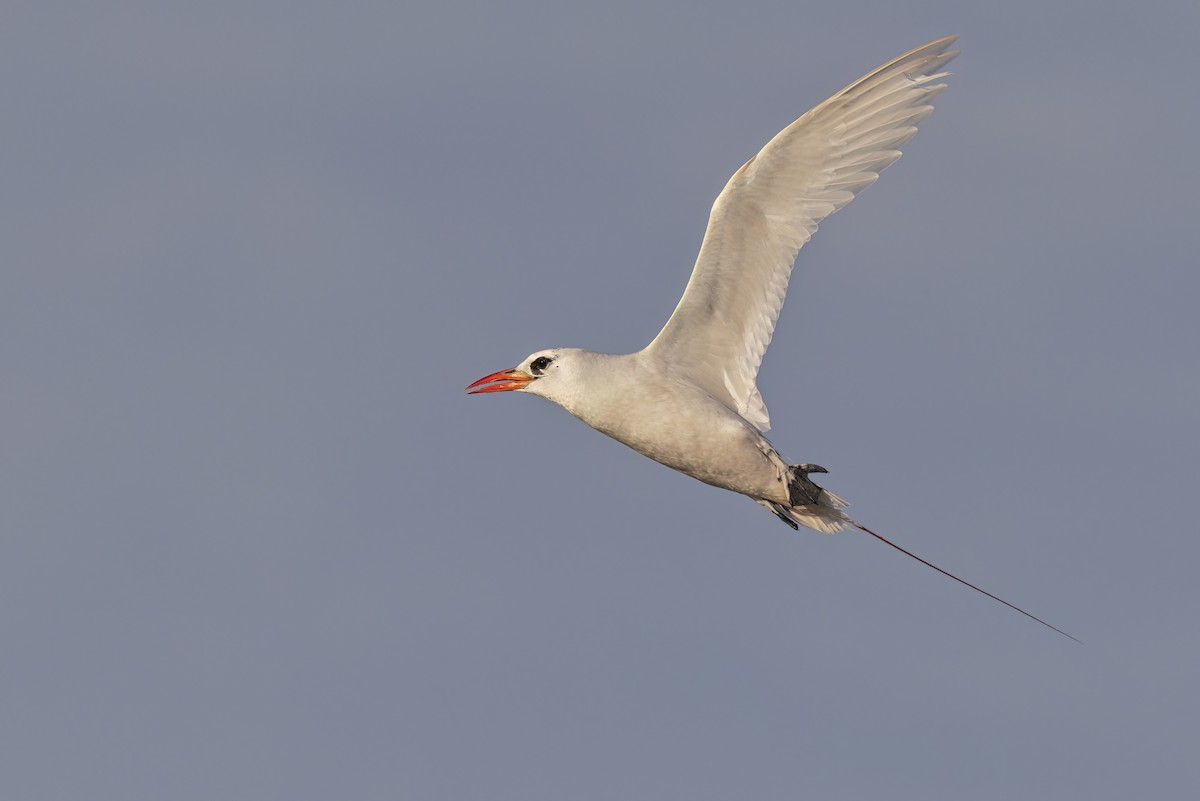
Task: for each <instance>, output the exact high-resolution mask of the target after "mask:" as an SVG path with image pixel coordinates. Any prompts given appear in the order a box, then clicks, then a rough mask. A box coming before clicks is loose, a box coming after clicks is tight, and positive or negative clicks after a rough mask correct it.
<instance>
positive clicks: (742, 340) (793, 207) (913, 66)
mask: <svg viewBox="0 0 1200 801" xmlns="http://www.w3.org/2000/svg"><path fill="white" fill-rule="evenodd" d="M956 38H957V37H954V36H947V37H945V38H943V39H938V40H936V41H934V42H930V43H929V44H927V45H923V46H922V47H918V48H917V49H915V50H912V51H910V52H908V53H906V54H904V55H902V56H900V57H899V58H896V59H894V60H892V61H890V62H888V63H887V64H885V65H883V66H882V67H880V68H879V69H876V70H874V71H873V72H871V73H869V74H867V75H865V76H864V77H862V78H860V79H859V80H857V81H855V82H854V83H852V84H850V86H848V87H846V88H845V89H843V90H842V91H840V92H838V93H837V94H835V95H834V96H833V97H831V98H829V99H828V100H826V101H825V102H824V103H821V104H820V105H818V106H816V107H815V108H813V109H812V110H810V111H808V112H807V113H806V114H804V115H803V116H802V117H800V118H799V119H798V120H796V121H795V122H793V123H792V124H791V125H789V126H788V127H787V128H784V129H783V130H782V131H780V132H779V134H777V135H776V136H775V138H773V139H772V140H771V141H770V142H768V143H767V145H766V147H764V148H763V149H762V150H761V151H759V153H758V155H756V156H755V157H754V158H752V159H750V160H749V161H748V162H746V164H745V165H743V166H742V168H741V169H739V170H738V171H737V172H735V173H734V174H733V177H732V178H730V179H729V182H728V183H727V184H726V185H725V188H724V189H723V190H722V191H721V194H720V195H718V197H717V200H716V202H715V203H713V207H712V212H711V214H710V215H709V220H708V228H707V230H706V231H705V234H704V241H703V243H702V244H701V246H700V254H699V256H698V257H697V259H696V266H695V268H694V269H693V271H692V275H691V278H690V279H689V281H688V284H687V288H686V289H685V290H684V293H683V297H682V298H681V299H680V301H679V305H678V306H676V308H675V311H674V313H673V314H672V315H671V317H670V319H669V320H667V324H666V325H665V326H664V327H663V329H662V331H660V332H659V334H658V336H657V337H655V339H654V341H653V342H651V343H650V344H649V345H648V346H646V347H645V348H644V349H643V350H641V351H639V352H637V353H630V354H623V355H613V354H604V353H593V352H591V351H586V350H580V349H577V348H554V349H550V350H544V351H538V352H537V353H533V354H531V355H530V356H528V357H527V358H526V359H525V360H524V361H522V362H521V363H520V364H519V365H517V366H516V367H515V368H512V369H510V370H502V371H500V372H497V373H492V374H491V375H488V376H485V377H484V378H481V379H480V380H478V381H476V382H475V383H473V384H471V385H470V386H469V387H468V388H467V389H468V390H471V391H472V392H474V393H485V392H503V391H509V390H516V391H520V392H527V393H530V394H533V395H540V396H542V397H544V398H547V399H548V400H551V401H554V402H555V403H557V404H559V405H560V406H562V407H563V408H565V409H566V410H567V411H568V412H570V413H571V414H573V415H575V416H576V417H578V418H579V419H580V420H582V421H583V422H585V423H587V424H588V425H590V426H592V427H593V428H595V429H597V430H599V431H601V432H603V433H605V434H607V435H608V436H610V437H612V438H614V439H616V440H618V441H620V442H623V443H624V444H626V445H628V446H629V447H631V448H633V449H634V450H636V451H638V452H640V453H643V454H645V455H646V456H649V457H650V458H651V459H654V460H655V461H658V462H661V463H662V464H665V465H667V466H668V467H672V468H674V469H676V470H679V471H681V472H683V473H686V474H688V475H690V476H693V477H694V478H697V479H699V480H700V481H703V482H705V483H708V484H712V485H713V486H717V487H721V488H724V489H728V490H732V491H734V492H739V493H741V494H743V495H747V496H749V497H751V498H753V499H754V500H755V501H757V502H758V503H760V504H762V505H763V506H765V507H767V508H768V509H770V510H771V511H772V512H774V513H775V515H776V516H778V517H779V518H780V519H781V520H783V521H784V522H786V523H788V524H789V525H791V526H792V527H793V528H795V527H796V525H797V524H800V525H805V526H809V527H811V528H814V529H817V530H818V531H824V532H835V531H838V530H840V529H842V528H844V527H845V526H847V525H852V526H856V527H858V528H860V529H862V530H863V531H865V532H867V533H869V534H871V535H872V536H874V537H877V538H879V539H880V540H883V541H884V542H886V543H887V544H888V545H891V546H892V547H893V548H896V549H897V550H901V551H903V552H904V553H905V554H907V555H909V556H912V557H913V558H914V559H918V560H919V561H921V562H923V563H924V564H926V565H929V566H930V567H932V568H934V569H935V570H938V571H939V572H941V573H944V574H945V575H947V576H950V577H951V578H953V579H955V580H956V581H960V582H962V583H963V584H967V586H969V587H971V588H972V589H976V590H979V591H980V592H983V593H984V594H985V595H988V596H989V597H991V598H995V599H996V600H998V601H1000V602H1001V603H1004V604H1006V605H1008V606H1011V607H1012V608H1014V609H1017V611H1019V612H1021V613H1022V614H1025V615H1028V616H1029V617H1033V616H1032V615H1029V613H1028V612H1025V611H1024V610H1021V609H1019V608H1017V607H1015V606H1012V604H1009V603H1008V602H1007V601H1004V600H1002V599H1000V598H997V597H996V596H994V595H992V594H991V593H988V592H985V591H984V590H981V589H979V588H978V587H976V586H975V585H973V584H969V583H968V582H965V581H963V580H962V579H959V578H958V577H957V576H953V575H952V574H950V573H946V571H944V570H942V569H941V568H939V567H937V566H935V565H932V564H930V563H929V562H926V561H925V560H924V559H921V558H920V557H918V556H915V555H914V554H911V553H909V552H908V551H905V550H904V549H903V548H900V547H899V546H897V545H895V544H894V543H891V542H889V541H888V540H886V539H884V538H883V537H880V536H879V535H878V534H875V532H873V531H870V530H869V529H867V528H865V527H863V526H861V525H860V524H858V523H856V522H855V521H854V520H852V519H851V518H850V517H849V516H847V515H846V513H845V512H844V511H843V508H844V507H845V505H846V504H845V502H844V501H843V500H842V499H841V498H839V497H837V496H836V495H834V494H833V493H831V492H829V491H827V490H825V489H822V488H820V487H818V486H817V485H816V484H814V483H813V482H812V481H811V480H810V479H809V477H808V476H809V474H810V473H814V472H821V473H823V472H825V470H824V469H823V468H821V467H818V466H815V465H807V464H800V465H796V464H789V463H788V462H786V461H785V460H784V459H783V458H782V457H781V456H780V455H779V453H778V452H777V451H776V450H775V448H774V447H773V446H772V445H771V443H770V442H768V441H767V439H766V438H765V437H764V436H763V432H765V431H767V430H768V429H769V428H770V418H769V417H768V415H767V408H766V406H765V405H764V403H763V399H762V396H761V395H760V394H759V391H758V387H757V386H756V383H755V382H756V378H757V376H758V368H759V365H760V364H761V363H762V358H763V354H764V353H765V352H766V349H767V345H769V344H770V342H771V335H772V334H773V333H774V331H775V321H776V320H777V319H778V317H779V310H780V308H781V307H782V306H783V300H784V296H785V295H786V293H787V285H788V278H789V277H790V275H791V271H792V264H793V262H794V261H795V258H796V254H797V252H798V251H799V250H800V248H801V247H803V245H804V243H805V242H807V241H808V240H809V238H810V237H811V236H812V235H813V233H814V232H815V231H816V230H817V225H818V223H820V221H821V220H823V219H825V218H826V217H828V216H829V215H830V214H832V213H833V212H835V211H837V210H838V209H840V208H841V207H842V206H844V205H846V204H847V203H849V202H850V201H851V200H853V199H854V196H855V195H856V194H857V193H858V192H860V191H861V190H863V189H865V188H866V187H868V186H870V185H871V184H872V183H874V182H875V180H876V179H877V178H878V177H879V173H880V172H881V171H882V170H883V169H884V168H886V167H887V166H889V165H890V164H892V163H893V162H895V161H896V159H898V158H900V151H899V150H898V149H897V148H898V147H899V146H900V145H901V144H903V143H904V142H906V141H908V139H909V138H911V137H912V136H913V134H915V133H916V131H917V123H919V122H920V121H921V120H923V119H924V118H925V117H927V116H928V115H929V113H930V112H931V111H933V106H931V105H930V102H931V101H932V100H933V98H934V97H936V96H937V95H938V94H939V93H940V92H941V91H942V90H944V89H945V88H946V84H944V83H940V82H939V80H940V79H941V78H943V77H945V76H946V75H947V74H948V73H946V72H943V71H942V67H944V66H945V65H946V64H947V62H949V61H950V60H951V59H953V58H954V57H955V56H956V55H958V52H957V51H955V50H950V49H949V48H950V46H951V44H953V42H954V41H955V39H956ZM1034 619H1035V620H1038V622H1040V623H1044V621H1042V620H1040V619H1038V618H1034ZM1045 625H1049V624H1045ZM1051 628H1054V627H1053V626H1051ZM1055 630H1056V631H1058V629H1055ZM1060 633H1062V632H1060ZM1067 636H1070V635H1067Z"/></svg>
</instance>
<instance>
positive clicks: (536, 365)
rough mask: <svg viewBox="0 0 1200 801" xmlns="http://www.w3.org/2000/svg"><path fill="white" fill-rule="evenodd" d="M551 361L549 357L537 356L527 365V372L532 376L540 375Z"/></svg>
mask: <svg viewBox="0 0 1200 801" xmlns="http://www.w3.org/2000/svg"><path fill="white" fill-rule="evenodd" d="M551 361H553V359H551V358H550V357H549V356H538V357H537V358H536V359H534V360H533V361H532V362H530V363H529V370H530V372H532V373H533V374H534V375H541V374H542V371H543V370H545V369H546V368H547V367H549V366H550V362H551Z"/></svg>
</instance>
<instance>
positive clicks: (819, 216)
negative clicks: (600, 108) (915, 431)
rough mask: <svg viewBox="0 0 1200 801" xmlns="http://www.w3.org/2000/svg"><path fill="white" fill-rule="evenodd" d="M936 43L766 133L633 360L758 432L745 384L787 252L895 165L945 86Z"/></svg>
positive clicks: (762, 348)
mask: <svg viewBox="0 0 1200 801" xmlns="http://www.w3.org/2000/svg"><path fill="white" fill-rule="evenodd" d="M956 38H958V37H955V36H947V37H946V38H944V39H938V40H937V41H935V42H930V43H929V44H927V45H924V46H923V47H918V48H917V49H915V50H913V51H911V52H909V53H906V54H905V55H903V56H900V57H899V58H897V59H895V60H893V61H890V62H888V63H887V64H885V65H883V66H882V67H880V68H879V69H877V70H875V71H874V72H872V73H870V74H868V75H866V76H864V77H862V78H860V79H859V80H857V81H855V82H854V83H852V84H851V85H850V86H848V87H846V88H845V89H843V90H842V91H840V92H838V93H837V94H836V95H834V96H833V97H831V98H829V99H828V100H826V101H825V102H824V103H821V104H820V105H819V106H817V107H815V108H813V109H812V110H810V111H809V112H807V113H806V114H805V115H804V116H802V117H800V119H798V120H796V121H795V122H793V123H792V124H791V125H789V126H788V127H787V128H785V129H783V130H782V131H781V132H780V133H779V134H778V135H776V136H775V138H774V139H772V140H771V141H770V142H768V143H767V146H766V147H764V148H763V149H762V150H761V151H760V152H759V154H758V155H757V156H755V157H754V158H752V159H750V161H748V162H746V164H745V165H743V166H742V168H741V169H740V170H738V171H737V172H736V173H734V175H733V177H732V178H730V179H729V183H728V184H726V185H725V188H724V189H723V190H722V191H721V194H720V195H718V196H717V200H716V202H715V203H713V207H712V212H711V214H710V215H709V218H708V229H707V230H706V231H705V233H704V242H703V243H702V244H701V246H700V255H699V256H698V257H697V259H696V266H695V268H694V269H693V271H692V277H691V279H690V280H689V281H688V285H687V289H685V290H684V293H683V298H681V299H680V301H679V305H678V306H677V307H676V308H675V312H674V313H673V314H672V315H671V319H669V320H668V321H667V324H666V326H665V327H663V329H662V331H660V332H659V334H658V336H657V337H655V339H654V341H653V342H651V343H650V344H649V345H648V346H647V347H646V349H645V351H643V353H644V354H645V355H646V356H648V357H650V358H653V359H655V360H656V361H658V362H659V363H660V364H662V365H663V369H664V370H666V371H667V372H668V373H670V374H672V375H676V376H679V377H681V378H683V379H686V380H688V381H691V382H692V383H694V384H696V385H698V386H700V387H702V388H703V389H704V390H706V391H707V392H708V393H710V394H711V395H712V396H713V397H714V398H716V399H718V400H719V401H721V402H722V403H724V404H726V405H727V406H728V407H729V408H730V409H732V410H734V411H735V412H737V413H738V414H740V415H741V416H742V417H744V418H745V419H746V420H748V421H750V422H751V423H752V424H754V425H755V426H757V427H758V429H759V430H760V431H766V430H767V429H768V428H770V419H769V417H768V416H767V409H766V407H765V406H764V405H763V401H762V396H761V395H759V392H758V387H757V386H756V384H755V379H756V377H757V376H758V368H759V365H760V364H761V363H762V357H763V354H764V353H765V352H766V350H767V345H769V344H770V342H771V335H772V334H773V333H774V331H775V321H776V319H778V317H779V310H780V308H781V307H782V306H783V299H784V295H785V294H786V293H787V285H788V278H789V276H790V275H791V272H792V264H793V262H794V261H795V259H796V253H797V252H798V251H799V250H800V248H801V247H802V246H803V245H804V243H805V242H807V241H808V240H809V238H810V237H811V236H812V235H813V232H815V231H816V230H817V223H819V222H820V221H821V220H823V219H825V218H826V217H828V216H829V215H830V214H833V212H835V211H837V210H838V209H840V208H841V207H842V206H844V205H846V204H847V203H849V202H850V201H851V200H852V199H853V198H854V196H855V195H856V194H857V193H858V192H860V191H861V190H863V189H865V188H866V187H868V186H870V185H871V184H872V183H874V182H875V180H876V179H877V178H878V177H879V173H880V171H882V170H883V169H884V168H885V167H887V166H888V165H890V164H891V163H892V162H894V161H895V160H896V159H898V158H900V151H899V150H897V149H896V148H897V147H899V146H900V145H901V144H903V143H904V142H906V141H907V140H908V139H909V138H910V137H911V136H912V135H913V134H915V133H916V132H917V123H918V122H920V121H921V120H922V119H924V118H925V117H926V116H927V115H928V114H929V113H930V112H931V111H933V106H931V105H930V104H929V103H930V101H931V100H932V99H933V98H934V96H936V95H937V94H938V93H939V92H941V91H942V90H943V89H945V88H946V85H945V84H944V83H935V81H937V79H939V78H942V77H944V76H946V75H948V74H949V73H945V72H939V71H938V70H940V69H941V68H942V67H943V66H945V64H946V63H947V62H948V61H950V59H952V58H954V57H955V56H956V55H958V51H956V50H954V51H952V50H948V49H947V48H949V47H950V45H951V44H952V43H953V42H954V40H955V39H956Z"/></svg>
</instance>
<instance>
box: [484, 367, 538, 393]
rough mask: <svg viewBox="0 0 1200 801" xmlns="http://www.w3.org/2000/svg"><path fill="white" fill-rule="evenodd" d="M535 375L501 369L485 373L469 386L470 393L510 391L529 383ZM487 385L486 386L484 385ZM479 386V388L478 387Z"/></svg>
mask: <svg viewBox="0 0 1200 801" xmlns="http://www.w3.org/2000/svg"><path fill="white" fill-rule="evenodd" d="M533 379H534V377H533V376H531V375H530V374H529V373H526V372H523V371H521V370H517V369H515V368H514V369H512V370H501V371H500V372H498V373H492V374H491V375H485V376H484V377H483V378H481V379H479V380H478V381H476V382H475V383H474V384H472V385H471V386H469V387H467V390H468V392H469V394H471V395H478V394H479V393H481V392H508V391H510V390H514V389H520V388H521V387H524V386H526V385H527V384H529V382H530V381H533ZM485 384H486V385H487V386H484V385H485ZM476 387H478V389H476Z"/></svg>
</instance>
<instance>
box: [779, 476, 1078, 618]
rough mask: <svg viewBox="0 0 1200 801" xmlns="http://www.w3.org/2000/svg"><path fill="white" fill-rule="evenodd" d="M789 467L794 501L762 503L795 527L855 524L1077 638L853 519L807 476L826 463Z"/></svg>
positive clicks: (832, 528)
mask: <svg viewBox="0 0 1200 801" xmlns="http://www.w3.org/2000/svg"><path fill="white" fill-rule="evenodd" d="M788 469H789V471H790V475H789V481H788V500H789V501H790V502H791V505H790V506H785V505H784V504H781V503H776V502H774V501H765V500H760V501H759V503H761V504H762V505H763V506H765V507H767V508H768V509H770V510H771V511H772V512H774V513H775V516H776V517H778V518H779V519H780V520H782V521H783V522H785V523H787V524H788V525H789V526H791V527H792V528H793V529H795V528H798V527H799V526H798V525H797V524H799V525H800V526H808V527H809V528H815V529H816V530H817V531H823V532H825V533H826V534H835V533H837V532H839V531H841V530H842V529H844V528H845V527H846V526H854V527H855V528H857V529H858V530H859V531H863V532H866V533H867V534H870V535H871V536H872V537H874V538H875V539H877V540H879V541H880V542H883V543H884V544H886V545H889V546H891V547H892V548H895V549H896V550H897V551H899V552H900V553H902V554H904V555H905V556H909V557H912V558H913V559H916V560H917V561H918V562H920V563H921V564H923V565H925V566H926V567H931V568H933V569H934V570H936V571H937V572H939V573H941V574H942V575H943V576H948V577H949V578H952V579H954V580H955V581H957V582H958V583H959V584H965V585H966V586H968V587H970V588H971V589H973V590H975V591H976V592H979V593H982V594H984V595H986V596H987V597H989V598H991V599H992V600H994V601H999V602H1000V603H1002V604H1004V605H1005V606H1007V607H1008V608H1009V609H1015V610H1016V611H1018V612H1020V613H1021V614H1022V615H1025V617H1028V618H1031V619H1033V620H1036V621H1037V622H1038V623H1041V624H1042V625H1043V626H1045V627H1047V628H1051V629H1054V630H1055V631H1057V632H1058V633H1059V634H1061V635H1063V636H1064V637H1070V639H1072V640H1075V638H1074V637H1072V636H1071V635H1070V634H1067V633H1066V632H1065V631H1063V630H1062V629H1060V628H1058V627H1056V626H1051V625H1050V624H1049V623H1047V622H1046V621H1044V620H1042V619H1041V618H1040V617H1036V616H1035V615H1031V614H1030V613H1029V612H1026V611H1025V610H1024V609H1022V608H1021V607H1019V606H1016V605H1015V604H1011V603H1009V602H1008V601H1006V600H1004V599H1003V598H1001V597H1000V596H998V595H992V594H991V593H990V592H988V591H987V590H985V589H982V588H980V587H976V586H975V585H974V584H972V583H971V582H969V581H966V580H965V579H961V578H959V577H958V576H956V575H954V574H953V573H951V572H949V571H947V570H943V569H942V568H940V567H938V566H937V565H935V564H934V563H933V562H930V561H927V560H925V559H922V558H921V557H919V556H917V555H916V554H915V553H913V552H912V551H909V550H906V549H904V548H901V547H900V546H899V545H897V544H896V543H894V542H892V541H891V540H889V539H887V538H885V537H883V536H881V535H879V534H876V533H875V532H874V531H871V529H869V528H867V527H866V526H864V525H863V524H861V523H859V522H857V521H855V520H852V519H851V518H850V516H849V515H847V514H846V513H845V512H843V511H842V510H843V509H844V508H846V502H845V501H843V500H842V499H841V498H839V497H838V496H836V495H834V494H833V493H832V492H830V491H829V490H827V489H825V488H824V487H818V486H817V485H816V484H814V483H813V481H812V479H810V478H809V477H808V474H809V473H827V472H829V471H827V470H826V469H825V468H824V467H821V466H820V465H815V464H794V465H788ZM1075 642H1079V640H1075Z"/></svg>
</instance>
